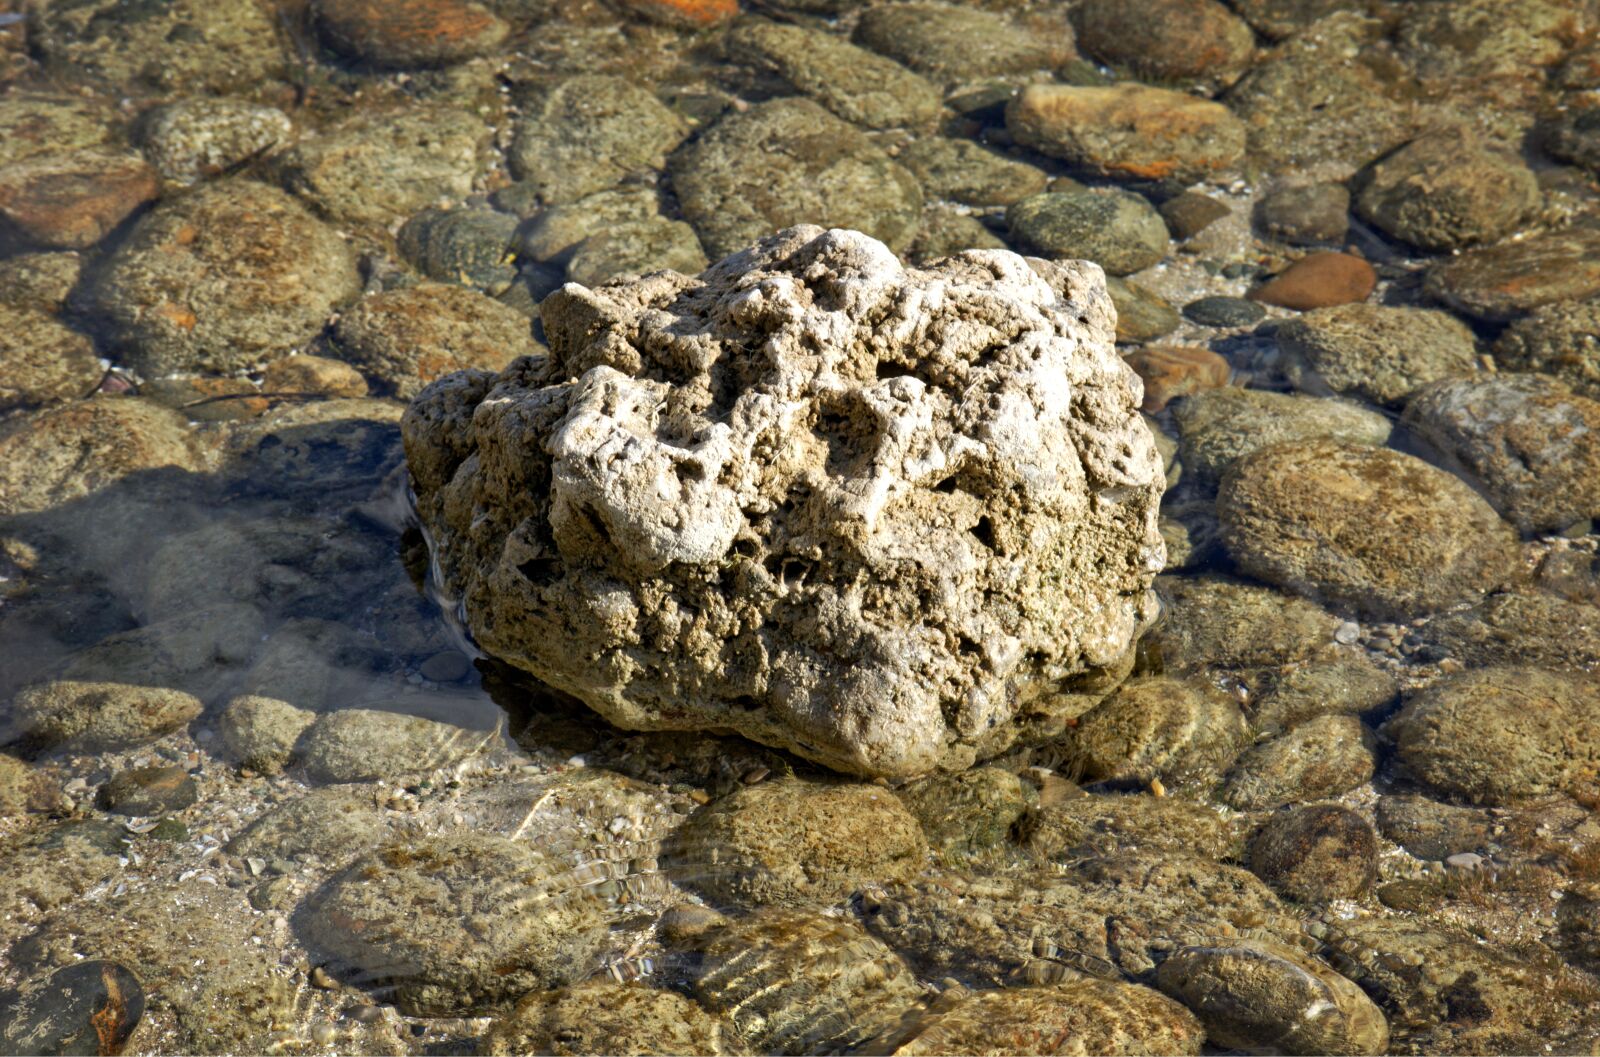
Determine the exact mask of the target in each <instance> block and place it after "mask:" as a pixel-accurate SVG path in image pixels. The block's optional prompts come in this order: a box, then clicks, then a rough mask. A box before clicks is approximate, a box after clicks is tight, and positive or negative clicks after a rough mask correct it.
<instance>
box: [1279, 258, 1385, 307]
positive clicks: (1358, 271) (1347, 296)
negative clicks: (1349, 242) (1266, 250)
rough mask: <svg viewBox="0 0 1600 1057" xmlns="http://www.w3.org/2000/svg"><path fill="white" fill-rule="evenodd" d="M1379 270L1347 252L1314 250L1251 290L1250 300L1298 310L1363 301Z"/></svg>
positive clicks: (1376, 281)
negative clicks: (1314, 251)
mask: <svg viewBox="0 0 1600 1057" xmlns="http://www.w3.org/2000/svg"><path fill="white" fill-rule="evenodd" d="M1377 285H1378V273H1377V272H1375V271H1373V269H1372V265H1370V264H1368V263H1367V262H1366V261H1364V260H1362V259H1361V258H1360V257H1352V256H1351V255H1350V254H1348V253H1313V254H1310V255H1308V256H1305V257H1302V258H1300V259H1299V260H1298V261H1295V262H1294V263H1293V264H1291V265H1289V267H1287V268H1285V269H1284V270H1283V271H1281V272H1279V273H1278V274H1277V275H1275V276H1273V277H1272V278H1271V279H1270V280H1268V281H1267V282H1266V283H1264V284H1263V285H1261V286H1260V287H1258V288H1256V289H1255V290H1252V291H1251V292H1250V297H1251V299H1252V300H1255V301H1260V302H1262V303H1263V304H1268V305H1277V306H1278V307H1280V308H1293V309H1297V310H1299V311H1301V312H1305V311H1309V310H1310V309H1313V308H1328V307H1330V306H1332V305H1348V304H1353V303H1355V302H1357V301H1365V300H1366V299H1367V298H1368V296H1370V295H1371V293H1372V291H1373V288H1374V287H1376V286H1377Z"/></svg>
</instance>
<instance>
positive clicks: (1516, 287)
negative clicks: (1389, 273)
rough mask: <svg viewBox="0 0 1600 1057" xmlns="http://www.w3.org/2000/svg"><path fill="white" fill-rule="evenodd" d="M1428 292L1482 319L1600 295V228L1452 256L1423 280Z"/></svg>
mask: <svg viewBox="0 0 1600 1057" xmlns="http://www.w3.org/2000/svg"><path fill="white" fill-rule="evenodd" d="M1422 289H1423V291H1424V292H1425V293H1427V294H1428V296H1430V297H1432V298H1434V299H1436V300H1439V301H1443V302H1444V303H1445V304H1447V305H1449V306H1450V307H1451V308H1454V309H1456V310H1457V311H1460V312H1465V313H1466V314H1467V315H1470V316H1476V317H1478V318H1479V319H1494V320H1502V319H1513V318H1515V317H1517V316H1520V315H1522V314H1523V313H1524V312H1530V311H1532V310H1533V309H1535V308H1539V307H1541V306H1543V305H1548V304H1552V303H1554V302H1556V301H1581V300H1584V299H1585V298H1590V297H1593V296H1595V295H1596V294H1600V228H1595V227H1588V226H1579V225H1574V226H1572V227H1570V228H1567V229H1566V230H1563V231H1547V232H1544V233H1542V234H1539V235H1534V236H1532V237H1531V238H1526V239H1522V240H1521V241H1517V242H1501V243H1497V244H1496V245H1493V246H1486V247H1484V248H1482V249H1476V250H1468V251H1467V252H1466V253H1462V254H1458V255H1456V256H1454V257H1446V258H1444V259H1443V260H1441V261H1440V262H1439V263H1438V264H1435V265H1434V266H1433V267H1432V268H1429V269H1428V275H1427V278H1426V279H1425V280H1423V284H1422Z"/></svg>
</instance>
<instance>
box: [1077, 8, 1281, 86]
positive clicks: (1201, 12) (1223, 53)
mask: <svg viewBox="0 0 1600 1057" xmlns="http://www.w3.org/2000/svg"><path fill="white" fill-rule="evenodd" d="M1072 13H1073V26H1074V28H1076V29H1077V31H1078V40H1077V43H1078V47H1079V48H1080V49H1081V50H1083V51H1084V52H1086V53H1088V54H1089V55H1092V56H1094V57H1095V58H1096V59H1099V60H1100V61H1101V62H1104V63H1106V64H1108V65H1110V66H1114V67H1120V68H1123V69H1126V70H1128V71H1129V72H1130V73H1132V74H1133V75H1134V76H1135V77H1137V78H1139V79H1141V80H1147V81H1155V82H1158V83H1166V82H1178V83H1196V82H1198V83H1200V84H1202V85H1208V86H1213V87H1226V86H1227V85H1230V84H1232V83H1233V82H1234V81H1237V80H1238V79H1239V76H1240V75H1241V74H1243V73H1244V72H1245V70H1247V69H1249V67H1250V63H1251V60H1252V59H1253V58H1254V57H1255V43H1256V42H1255V34H1253V33H1251V32H1250V27H1249V26H1248V25H1246V24H1245V23H1244V22H1243V21H1242V20H1241V19H1240V18H1239V16H1237V15H1235V14H1234V13H1233V12H1232V11H1229V10H1228V8H1227V7H1225V6H1224V5H1222V4H1221V3H1218V2H1217V0H1088V2H1087V3H1084V4H1080V5H1079V6H1078V7H1076V8H1074V9H1073V12H1072Z"/></svg>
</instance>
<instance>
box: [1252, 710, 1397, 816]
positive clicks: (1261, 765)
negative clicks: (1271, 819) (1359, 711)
mask: <svg viewBox="0 0 1600 1057" xmlns="http://www.w3.org/2000/svg"><path fill="white" fill-rule="evenodd" d="M1375 748H1376V746H1375V742H1374V739H1373V736H1372V732H1371V731H1370V730H1368V729H1367V728H1366V727H1365V726H1363V725H1362V723H1361V721H1360V720H1359V719H1357V718H1355V717H1354V716H1337V715H1335V716H1318V717H1317V718H1316V719H1312V720H1307V721H1306V722H1304V723H1302V724H1300V725H1299V726H1298V727H1295V728H1294V729H1293V730H1291V731H1289V732H1287V733H1285V734H1280V735H1278V736H1277V737H1276V738H1272V739H1271V740H1269V741H1264V742H1262V743H1260V744H1258V745H1256V746H1255V747H1253V748H1251V749H1250V750H1249V751H1248V752H1246V753H1245V754H1244V755H1243V756H1241V757H1239V762H1238V763H1237V764H1236V765H1235V766H1234V768H1233V770H1232V771H1231V772H1230V773H1229V774H1228V780H1227V783H1226V784H1225V785H1224V787H1223V790H1222V798H1223V800H1224V801H1226V802H1227V803H1228V804H1229V805H1230V806H1232V807H1235V808H1238V809H1239V810H1241V811H1260V810H1265V809H1268V808H1274V807H1282V806H1283V805H1284V804H1293V803H1299V802H1301V801H1306V800H1320V799H1323V798H1325V797H1331V796H1338V795H1339V794H1340V793H1344V792H1348V791H1349V790H1351V789H1354V788H1355V787H1356V786H1358V785H1360V784H1361V783H1362V782H1365V781H1366V780H1367V779H1369V778H1371V777H1372V774H1373V771H1374V770H1375V769H1376V766H1377V764H1376V762H1375V759H1374V755H1375Z"/></svg>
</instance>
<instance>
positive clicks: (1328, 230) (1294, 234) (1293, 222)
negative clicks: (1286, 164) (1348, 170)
mask: <svg viewBox="0 0 1600 1057" xmlns="http://www.w3.org/2000/svg"><path fill="white" fill-rule="evenodd" d="M1255 221H1256V225H1257V227H1259V228H1260V229H1261V231H1262V232H1263V233H1264V234H1265V235H1267V236H1268V237H1270V238H1275V239H1282V240H1284V241H1285V242H1288V243H1291V244H1293V245H1297V246H1315V245H1320V244H1324V243H1339V242H1343V241H1344V237H1345V235H1346V234H1348V233H1349V231H1350V192H1349V191H1348V190H1347V189H1346V188H1345V186H1344V184H1336V183H1319V184H1290V185H1288V186H1283V187H1276V188H1273V189H1271V190H1269V191H1267V192H1266V193H1264V194H1263V195H1262V196H1261V198H1260V200H1259V201H1258V202H1257V203H1256V207H1255Z"/></svg>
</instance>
